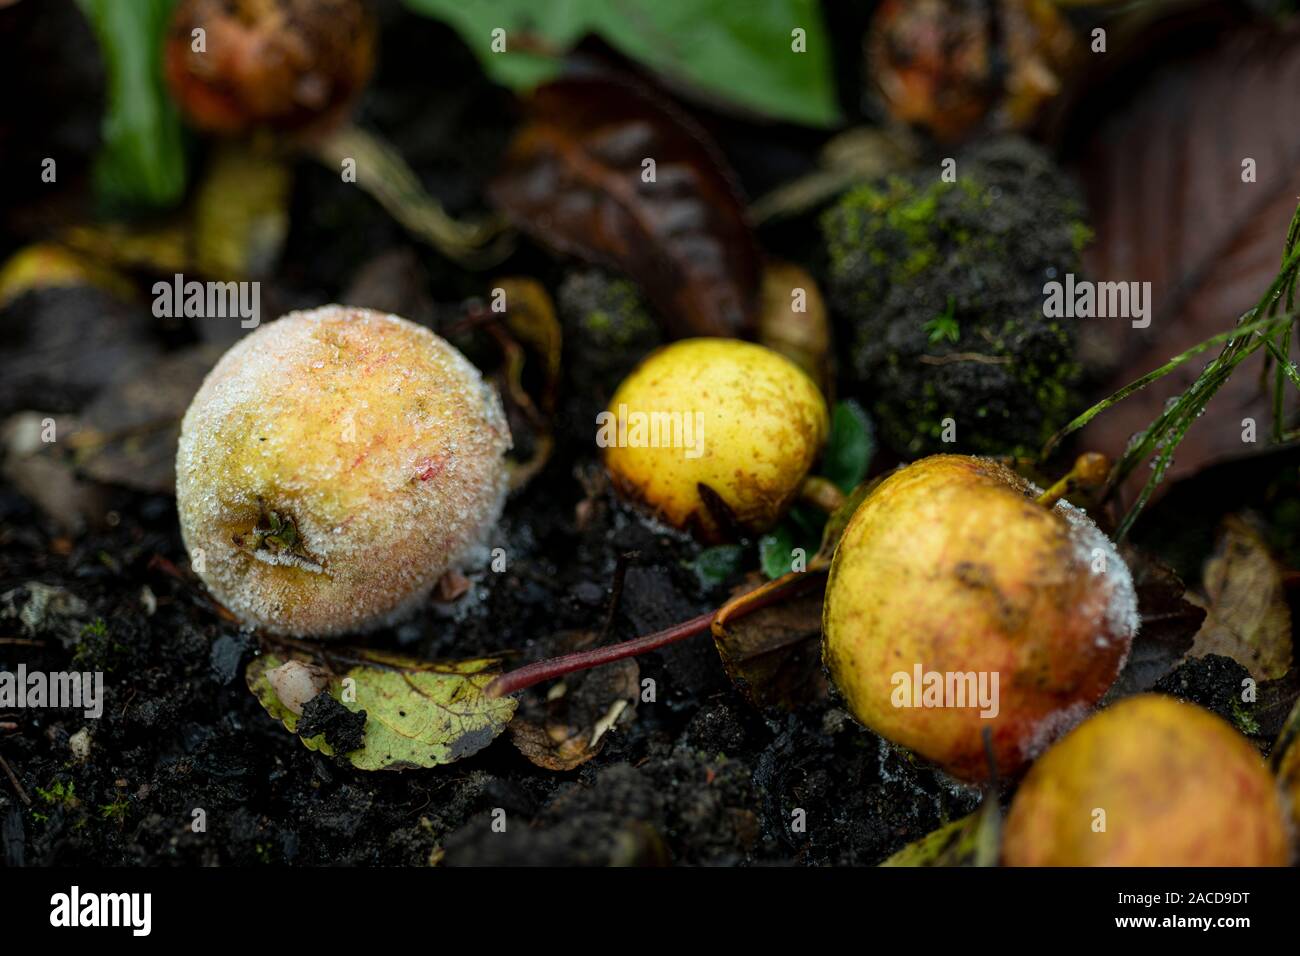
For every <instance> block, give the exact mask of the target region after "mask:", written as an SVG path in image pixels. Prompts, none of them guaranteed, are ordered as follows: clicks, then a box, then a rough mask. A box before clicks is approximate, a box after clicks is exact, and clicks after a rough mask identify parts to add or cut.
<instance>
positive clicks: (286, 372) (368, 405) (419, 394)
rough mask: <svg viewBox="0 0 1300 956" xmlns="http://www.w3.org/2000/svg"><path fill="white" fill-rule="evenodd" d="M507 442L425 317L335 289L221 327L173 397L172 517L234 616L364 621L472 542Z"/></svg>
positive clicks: (306, 622) (428, 582) (385, 611)
mask: <svg viewBox="0 0 1300 956" xmlns="http://www.w3.org/2000/svg"><path fill="white" fill-rule="evenodd" d="M509 447H510V432H509V428H508V426H507V424H506V420H505V416H504V414H503V412H502V409H501V404H500V400H499V399H498V397H497V395H496V393H495V392H494V391H493V389H492V388H491V386H489V385H488V384H486V383H485V382H484V381H483V379H482V377H481V375H480V374H479V372H478V370H477V369H476V368H474V366H473V365H471V364H470V362H469V361H468V360H467V359H466V358H465V357H464V356H463V355H461V354H460V353H459V352H458V351H456V349H454V348H453V347H452V346H451V345H449V344H447V343H446V342H444V341H443V340H442V339H440V338H438V337H437V336H436V335H434V334H433V333H432V332H430V331H429V330H428V329H426V328H423V327H422V326H419V325H416V324H415V323H413V322H408V321H407V320H405V319H402V318H399V317H398V316H394V315H384V314H382V313H379V312H373V311H370V310H368V309H356V308H349V307H344V306H337V305H333V306H326V307H324V308H320V309H315V310H312V311H310V312H294V313H290V314H289V315H287V316H285V317H283V318H281V319H279V320H278V321H275V322H271V323H268V324H266V325H264V326H262V327H261V328H259V329H258V330H257V331H256V332H254V333H252V334H251V335H248V336H246V337H245V338H243V339H241V340H240V341H239V342H238V343H236V344H235V345H234V347H232V348H231V349H230V350H229V351H228V352H227V353H226V354H225V355H224V356H223V357H222V358H221V360H220V361H219V362H218V363H217V365H216V367H215V368H214V369H213V370H212V371H211V372H210V373H209V374H208V377H207V378H206V380H205V381H204V382H203V385H202V386H201V387H200V388H199V391H198V393H197V394H196V395H195V396H194V400H193V402H192V403H191V405H190V407H189V410H188V411H187V412H186V413H185V418H184V421H183V422H182V426H181V437H180V445H179V449H178V453H177V457H176V499H177V509H178V511H179V514H180V521H181V532H182V535H183V537H184V540H185V546H186V548H187V549H188V550H189V551H190V554H191V561H192V563H193V566H194V569H195V571H196V572H197V573H198V575H199V576H200V577H201V578H202V579H203V581H204V583H205V584H206V585H207V587H208V589H209V590H210V591H211V592H212V594H213V595H214V596H215V597H216V598H217V599H218V600H219V601H221V602H222V603H223V604H224V605H225V606H226V607H228V608H229V609H230V610H231V611H232V612H233V613H234V614H235V615H236V616H237V617H238V618H239V619H240V620H242V621H244V622H246V623H249V624H254V625H257V626H260V627H263V628H265V629H267V630H268V631H271V632H273V633H283V634H293V635H299V636H328V635H335V634H339V633H343V632H347V631H354V630H365V629H368V628H371V627H374V626H378V625H381V624H383V623H385V622H386V621H389V620H393V619H396V618H398V617H400V616H401V615H402V614H403V612H405V611H407V610H409V609H410V608H412V607H413V606H414V605H415V604H416V603H418V602H419V601H421V600H423V599H424V598H425V597H426V596H427V595H428V594H429V592H430V590H431V589H432V588H433V586H434V584H435V583H436V582H437V580H438V579H439V577H441V575H442V574H443V573H444V572H445V571H447V570H448V569H450V568H452V567H455V566H456V565H457V564H458V563H459V562H460V561H461V560H462V559H463V558H465V557H466V556H467V555H468V554H469V553H470V552H471V551H472V550H473V549H474V548H475V546H476V545H479V544H480V543H481V541H482V539H483V537H484V535H485V533H486V532H487V530H489V529H490V527H491V526H492V525H493V524H494V523H495V522H496V519H497V517H498V516H499V514H500V511H501V506H502V504H503V500H504V495H505V488H506V467H505V461H504V456H505V453H506V451H507V450H508V449H509Z"/></svg>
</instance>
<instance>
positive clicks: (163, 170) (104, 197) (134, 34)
mask: <svg viewBox="0 0 1300 956" xmlns="http://www.w3.org/2000/svg"><path fill="white" fill-rule="evenodd" d="M175 3H176V0H129V2H123V0H77V5H78V6H79V7H80V8H81V10H82V12H83V13H84V14H85V16H86V19H88V20H89V21H90V24H91V26H92V27H93V28H94V31H95V36H96V37H97V38H98V40H99V46H100V50H101V51H102V52H103V57H104V66H105V70H106V72H107V76H108V106H107V111H106V113H105V116H104V128H103V138H104V142H103V146H102V147H101V151H100V154H99V156H98V158H97V159H96V163H95V191H96V194H97V196H98V197H99V200H100V201H101V203H103V205H104V206H105V207H106V209H107V210H108V211H110V212H126V211H138V210H143V209H156V208H161V207H166V206H170V205H172V204H174V203H175V202H177V201H178V200H179V199H180V198H181V195H182V194H183V193H184V191H185V149H184V142H183V139H182V131H181V124H180V118H179V116H178V114H177V112H176V107H175V106H174V105H173V104H172V102H171V100H170V99H169V98H168V96H167V91H166V89H165V87H164V84H163V76H162V39H163V34H164V33H165V31H166V29H167V21H168V19H169V18H170V16H171V12H172V7H173V6H175Z"/></svg>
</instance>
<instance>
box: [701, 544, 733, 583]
mask: <svg viewBox="0 0 1300 956" xmlns="http://www.w3.org/2000/svg"><path fill="white" fill-rule="evenodd" d="M744 557H745V549H744V548H742V547H741V546H740V545H738V544H720V545H718V546H717V547H715V548H705V549H704V550H703V551H701V552H700V553H699V554H698V555H696V557H695V560H694V561H692V562H691V568H692V570H694V571H695V576H696V577H697V578H699V579H700V587H702V588H705V589H706V590H707V589H710V588H716V587H718V585H720V584H723V583H725V582H726V580H727V579H728V578H730V577H731V576H732V575H733V574H735V573H736V572H737V571H739V570H740V565H741V563H742V561H743V560H744Z"/></svg>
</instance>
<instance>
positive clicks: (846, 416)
mask: <svg viewBox="0 0 1300 956" xmlns="http://www.w3.org/2000/svg"><path fill="white" fill-rule="evenodd" d="M875 453H876V436H875V430H874V429H873V428H872V426H871V419H870V418H868V417H867V413H866V412H864V411H863V410H862V406H861V405H859V404H858V403H857V402H854V401H847V402H840V403H839V404H838V405H836V406H835V412H834V414H833V415H832V416H831V435H830V438H829V440H828V441H827V442H826V454H825V455H824V456H823V459H822V469H821V470H822V474H823V475H825V476H826V477H827V478H829V479H830V480H831V481H833V482H834V483H835V485H836V487H838V488H839V489H840V491H843V492H844V493H845V494H848V493H849V492H850V491H852V490H853V489H854V488H856V487H857V486H858V485H859V484H860V483H861V482H862V479H863V477H864V476H865V475H866V473H867V468H869V467H870V466H871V458H872V456H873V455H874V454H875Z"/></svg>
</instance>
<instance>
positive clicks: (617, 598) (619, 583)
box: [600, 551, 641, 641]
mask: <svg viewBox="0 0 1300 956" xmlns="http://www.w3.org/2000/svg"><path fill="white" fill-rule="evenodd" d="M639 557H641V552H640V551H625V552H623V553H622V554H620V555H619V556H618V560H617V561H616V562H615V564H614V580H613V581H612V582H611V583H610V586H609V608H608V609H607V610H606V612H605V623H604V625H603V626H602V627H601V629H600V639H601V641H607V640H609V636H610V634H612V633H613V632H614V619H615V618H616V617H617V616H618V606H619V604H620V603H621V602H622V600H623V582H624V581H625V580H626V578H627V568H628V565H629V564H630V563H631V562H632V561H635V560H636V559H637V558H639Z"/></svg>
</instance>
